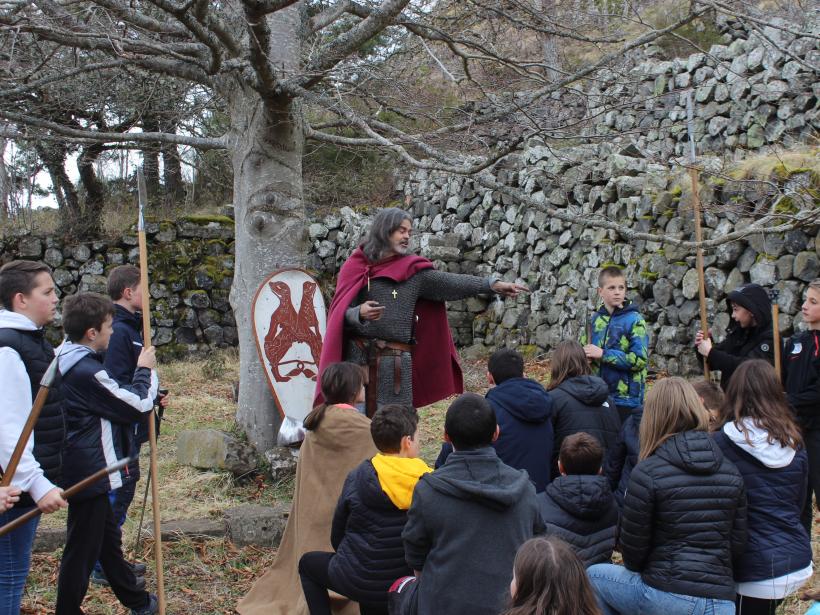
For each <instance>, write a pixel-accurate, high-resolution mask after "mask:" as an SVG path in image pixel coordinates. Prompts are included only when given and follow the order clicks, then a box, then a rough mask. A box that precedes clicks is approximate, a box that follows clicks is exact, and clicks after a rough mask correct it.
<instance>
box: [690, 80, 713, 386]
mask: <svg viewBox="0 0 820 615" xmlns="http://www.w3.org/2000/svg"><path fill="white" fill-rule="evenodd" d="M686 116H687V118H686V129H687V131H688V133H689V179H690V180H691V182H692V210H693V216H694V219H695V241H696V242H697V243H698V247H697V250H696V251H695V264H696V267H697V270H698V299H699V301H700V329H701V331H703V335H704V337H708V336H709V320H708V317H707V314H706V277H705V274H704V272H703V248H702V247H701V246H700V244H701V242H702V241H703V229H702V228H701V226H700V210H701V207H700V185H699V182H698V169H697V167H696V166H695V124H694V103H693V102H692V90H689V92H688V93H687V96H686ZM703 377H704V378H706V380H711V373H710V371H709V364H708V362H707V360H706V357H704V358H703Z"/></svg>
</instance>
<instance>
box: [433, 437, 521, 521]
mask: <svg viewBox="0 0 820 615" xmlns="http://www.w3.org/2000/svg"><path fill="white" fill-rule="evenodd" d="M422 480H424V481H425V482H426V483H427V484H428V485H430V487H432V488H433V489H435V490H436V491H438V492H440V493H443V494H445V495H449V496H451V497H454V498H457V499H459V500H469V501H472V502H477V503H479V504H481V505H483V506H486V507H488V508H492V509H494V510H506V509H508V508H510V507H511V506H513V505H514V504H516V503H518V502H519V501H520V500H521V498H523V497H524V495H525V493H526V492H527V491H528V490H529V489H532V488H533V487H532V483H530V479H529V476H528V475H527V473H526V472H524V471H523V470H515V469H513V468H510V467H509V466H507V465H505V464H504V463H502V462H501V460H500V459H499V458H498V456H497V455H496V454H495V450H494V449H493V448H492V447H487V448H479V449H476V450H471V451H453V452H452V453H451V454H450V456H449V457H448V458H447V462H446V463H445V464H444V465H443V466H441V467H440V468H439V469H438V470H436V471H435V472H433V473H431V474H427V475H425V476H424V478H423V479H422Z"/></svg>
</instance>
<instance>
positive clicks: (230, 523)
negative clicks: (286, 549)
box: [225, 503, 290, 547]
mask: <svg viewBox="0 0 820 615" xmlns="http://www.w3.org/2000/svg"><path fill="white" fill-rule="evenodd" d="M289 512H290V504H289V503H288V504H275V505H274V506H259V505H256V504H246V505H244V506H238V507H236V508H231V509H228V510H226V511H225V527H226V535H227V537H228V538H229V539H230V540H231V542H233V543H234V544H235V545H237V546H246V545H258V546H260V547H278V546H279V542H280V541H281V540H282V534H283V533H284V532H285V525H286V524H287V520H288V514H289Z"/></svg>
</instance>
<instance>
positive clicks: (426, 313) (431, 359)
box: [316, 246, 464, 408]
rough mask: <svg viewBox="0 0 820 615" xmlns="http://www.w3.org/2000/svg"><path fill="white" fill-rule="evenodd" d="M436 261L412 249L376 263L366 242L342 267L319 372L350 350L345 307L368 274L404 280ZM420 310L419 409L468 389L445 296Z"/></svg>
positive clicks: (416, 357) (416, 386)
mask: <svg viewBox="0 0 820 615" xmlns="http://www.w3.org/2000/svg"><path fill="white" fill-rule="evenodd" d="M433 267H434V265H433V263H432V262H431V261H429V260H428V259H426V258H424V257H422V256H416V255H414V254H408V255H405V256H394V257H391V258H388V259H385V260H383V261H379V262H378V263H371V262H370V261H369V260H367V257H366V256H365V255H364V252H363V251H362V248H361V246H359V247H358V248H356V249H355V250H354V251H353V254H351V255H350V258H348V259H347V261H345V264H344V265H342V268H341V270H340V271H339V278H338V280H337V282H336V294H335V295H334V296H333V301H332V302H331V304H330V310H328V314H327V329H326V332H325V339H324V342H323V344H322V356H321V359H320V360H319V374H322V373H323V372H324V369H325V367H327V366H328V365H330V364H331V363H336V362H338V361H341V360H342V354H343V349H344V324H345V311H346V310H347V308H349V307H350V304H351V302H352V301H353V300H354V299H355V298H356V296H357V295H358V294H359V291H361V289H362V288H364V287H365V286H366V285H367V280H368V278H389V279H391V280H393V281H394V282H404V281H406V280H408V279H409V278H411V277H412V276H414V275H415V274H416V273H418V272H419V271H423V270H424V269H432V268H433ZM415 315H416V316H418V323H417V324H416V328H415V336H416V345H415V347H414V348H413V405H414V406H415V407H416V408H420V407H422V406H427V405H428V404H432V403H434V402H437V401H439V400H440V399H444V398H445V397H449V396H450V395H456V394H458V393H461V392H463V391H464V379H463V378H462V375H461V366H460V365H459V362H458V353H457V352H456V347H455V344H454V343H453V336H452V335H451V333H450V324H449V323H448V322H447V307H446V305H445V304H444V303H442V302H440V301H428V300H426V299H419V300H418V301H417V302H416V310H415ZM321 401H322V393H321V391H320V390H319V387H318V385H317V387H316V403H321Z"/></svg>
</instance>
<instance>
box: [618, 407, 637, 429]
mask: <svg viewBox="0 0 820 615" xmlns="http://www.w3.org/2000/svg"><path fill="white" fill-rule="evenodd" d="M615 409H616V410H617V411H618V418H620V419H621V425H623V424H624V423H626V419H628V418H629V417H630V416H632V413H633V412H634V411H635V408H632V407H631V406H615Z"/></svg>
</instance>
